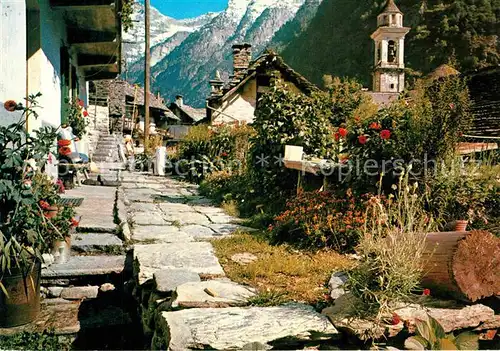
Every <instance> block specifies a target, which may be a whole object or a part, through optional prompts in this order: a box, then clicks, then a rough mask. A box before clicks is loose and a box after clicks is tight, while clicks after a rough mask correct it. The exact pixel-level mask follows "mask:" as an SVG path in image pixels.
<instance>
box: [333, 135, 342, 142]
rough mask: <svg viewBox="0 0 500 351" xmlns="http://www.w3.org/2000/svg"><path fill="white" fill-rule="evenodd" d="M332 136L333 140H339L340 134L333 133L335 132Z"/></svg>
mask: <svg viewBox="0 0 500 351" xmlns="http://www.w3.org/2000/svg"><path fill="white" fill-rule="evenodd" d="M333 137H334V138H335V141H339V139H340V134H339V133H335V134H333Z"/></svg>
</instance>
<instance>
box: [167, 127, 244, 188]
mask: <svg viewBox="0 0 500 351" xmlns="http://www.w3.org/2000/svg"><path fill="white" fill-rule="evenodd" d="M252 134H253V129H252V128H251V127H249V126H247V125H223V126H206V125H200V126H195V127H192V128H191V129H190V131H189V133H188V134H187V135H186V137H185V138H184V139H183V140H182V142H181V144H180V147H179V150H178V153H177V155H176V157H177V160H175V161H176V162H177V163H178V164H177V166H178V167H177V168H178V169H179V171H180V173H183V174H185V175H186V177H187V178H188V179H189V180H191V181H194V182H197V183H199V182H201V181H202V180H203V179H204V178H205V177H206V176H207V175H208V174H210V173H212V172H215V171H220V170H224V169H234V170H237V171H241V170H242V169H244V168H245V167H246V158H247V150H248V149H249V145H250V137H251V136H252Z"/></svg>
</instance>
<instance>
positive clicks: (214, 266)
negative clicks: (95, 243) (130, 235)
mask: <svg viewBox="0 0 500 351" xmlns="http://www.w3.org/2000/svg"><path fill="white" fill-rule="evenodd" d="M134 260H135V262H137V264H135V265H134V269H135V272H134V276H136V277H138V280H139V281H138V283H139V284H140V285H142V284H144V283H145V282H147V281H148V280H150V279H152V278H153V274H154V273H155V272H157V271H160V270H164V269H172V268H173V269H176V268H183V269H186V270H189V271H192V272H195V273H198V274H203V275H211V276H225V273H224V270H223V269H222V266H221V265H220V263H219V260H218V259H217V257H216V256H215V253H214V249H213V247H212V245H211V244H210V243H207V242H185V243H171V244H152V245H135V246H134Z"/></svg>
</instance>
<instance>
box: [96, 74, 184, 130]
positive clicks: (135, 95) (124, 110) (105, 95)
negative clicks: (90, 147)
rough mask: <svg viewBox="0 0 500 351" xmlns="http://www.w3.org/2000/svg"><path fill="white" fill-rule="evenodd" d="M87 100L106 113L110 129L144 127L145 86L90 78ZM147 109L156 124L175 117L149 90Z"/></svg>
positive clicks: (122, 81)
mask: <svg viewBox="0 0 500 351" xmlns="http://www.w3.org/2000/svg"><path fill="white" fill-rule="evenodd" d="M89 100H90V104H92V106H95V108H96V111H97V110H99V111H101V114H103V115H104V116H105V115H107V116H108V117H109V122H108V125H107V128H109V130H110V131H114V132H120V133H122V132H123V133H124V134H130V133H132V132H133V130H134V129H135V128H143V127H140V126H143V124H144V111H145V109H144V88H142V87H140V86H137V85H132V84H130V83H129V82H126V81H124V80H120V79H114V80H103V81H97V82H92V83H91V84H90V97H89ZM98 107H99V108H98ZM149 113H150V117H151V123H153V124H154V125H155V126H156V127H163V126H164V125H166V124H169V123H172V121H174V122H175V121H178V118H177V117H176V116H175V115H174V114H173V113H172V111H170V110H169V109H168V107H167V106H166V105H165V102H164V100H163V99H162V98H161V97H160V96H159V95H154V94H152V93H150V95H149ZM96 116H97V113H96ZM141 122H142V124H141Z"/></svg>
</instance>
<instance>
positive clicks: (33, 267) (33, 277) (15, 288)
mask: <svg viewBox="0 0 500 351" xmlns="http://www.w3.org/2000/svg"><path fill="white" fill-rule="evenodd" d="M40 271H41V264H40V262H32V263H31V264H28V265H26V266H23V267H21V268H17V267H14V268H12V269H11V270H10V272H5V273H4V275H3V276H2V277H0V282H1V283H2V285H3V286H4V288H5V290H6V291H7V295H6V294H5V292H4V291H3V289H0V328H10V327H16V326H18V325H23V324H27V323H30V322H32V321H34V320H35V319H36V317H37V316H38V313H39V312H40Z"/></svg>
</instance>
